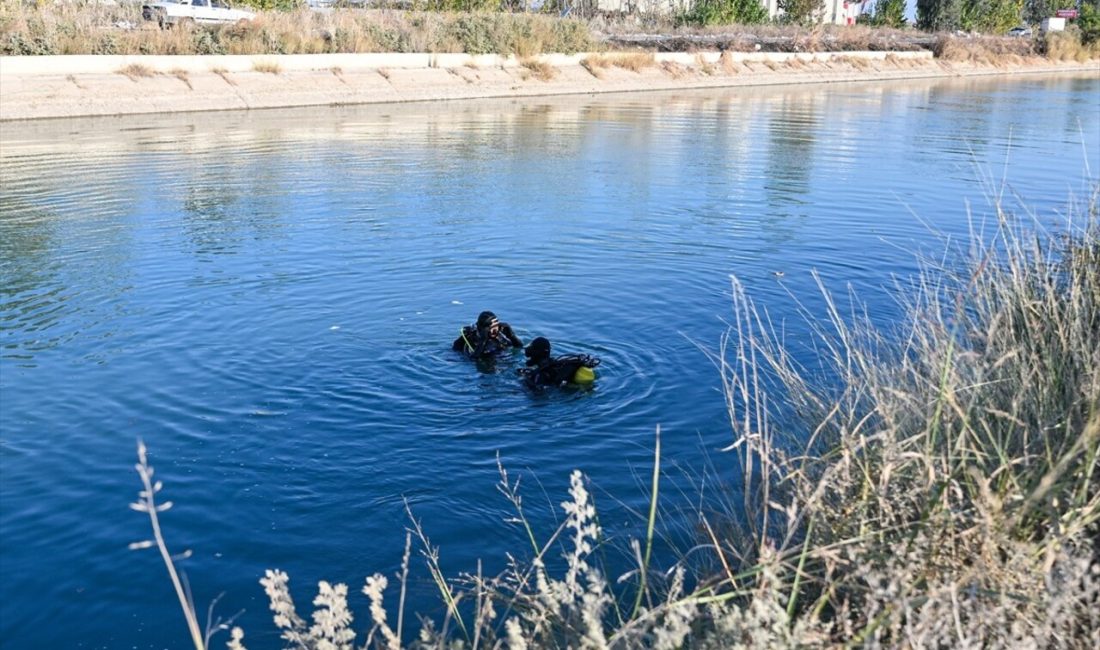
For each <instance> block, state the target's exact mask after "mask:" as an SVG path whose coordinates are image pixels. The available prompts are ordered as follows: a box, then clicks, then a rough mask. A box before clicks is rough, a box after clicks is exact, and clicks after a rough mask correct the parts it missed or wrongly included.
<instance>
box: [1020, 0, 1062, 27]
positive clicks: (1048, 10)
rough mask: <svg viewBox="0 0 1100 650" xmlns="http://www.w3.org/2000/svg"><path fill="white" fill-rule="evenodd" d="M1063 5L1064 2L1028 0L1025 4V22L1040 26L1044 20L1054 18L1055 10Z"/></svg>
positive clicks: (1059, 0)
mask: <svg viewBox="0 0 1100 650" xmlns="http://www.w3.org/2000/svg"><path fill="white" fill-rule="evenodd" d="M1061 4H1062V0H1027V1H1026V2H1025V3H1024V22H1025V23H1027V24H1029V25H1038V24H1039V23H1041V22H1043V19H1044V18H1049V17H1050V16H1053V15H1054V10H1055V9H1058V8H1059V5H1061Z"/></svg>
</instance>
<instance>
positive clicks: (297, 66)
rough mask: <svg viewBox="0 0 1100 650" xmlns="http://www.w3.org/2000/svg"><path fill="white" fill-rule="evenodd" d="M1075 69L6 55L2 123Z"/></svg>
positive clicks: (724, 59) (747, 59) (800, 61)
mask: <svg viewBox="0 0 1100 650" xmlns="http://www.w3.org/2000/svg"><path fill="white" fill-rule="evenodd" d="M1071 71H1074V72H1081V71H1083V72H1090V71H1091V72H1097V73H1098V74H1100V64H1098V63H1097V62H1095V61H1093V62H1089V63H1085V64H1076V63H1070V64H1066V63H1054V62H1050V61H1046V60H1038V59H1037V60H1032V61H1025V62H1023V63H1017V64H1013V65H1005V66H998V67H994V66H978V65H970V64H961V63H949V62H944V61H940V60H935V59H933V58H932V56H931V53H929V52H892V53H887V52H843V53H816V54H808V53H771V52H756V53H726V54H724V55H722V54H719V53H717V52H706V53H658V54H654V55H637V54H631V55H615V54H610V55H589V54H577V55H543V56H540V57H535V58H532V59H524V60H518V59H516V58H514V57H501V56H496V55H483V56H470V55H465V54H319V55H283V56H274V55H257V56H41V57H31V56H27V57H0V120H24V119H36V118H51V117H77V116H91V115H123V114H138V113H162V112H182V111H208V110H233V109H255V108H276V107H291V106H324V105H344V104H371V103H388V102H409V101H427V100H454V99H469V98H483V97H525V96H537V95H564V94H588V93H602V92H630V91H646V90H676V89H689V88H719V87H736V86H761V85H773V84H806V83H837V82H849V81H875V80H895V79H917V78H929V77H954V76H971V75H989V74H1006V73H1045V72H1071Z"/></svg>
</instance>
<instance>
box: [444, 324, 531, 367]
mask: <svg viewBox="0 0 1100 650" xmlns="http://www.w3.org/2000/svg"><path fill="white" fill-rule="evenodd" d="M522 347H523V341H521V340H519V337H518V336H516V333H515V332H513V331H512V326H511V325H509V324H508V323H501V324H500V331H498V332H497V333H496V335H492V334H489V333H488V332H485V333H484V335H482V333H480V332H478V329H477V326H476V325H467V326H466V327H463V328H462V334H461V335H460V336H459V337H458V338H457V339H455V342H454V343H453V344H452V345H451V349H453V350H454V351H455V352H461V353H463V354H465V355H466V356H468V357H470V358H471V359H484V358H487V357H494V356H496V355H498V354H500V353H501V352H505V351H506V350H510V349H512V348H522Z"/></svg>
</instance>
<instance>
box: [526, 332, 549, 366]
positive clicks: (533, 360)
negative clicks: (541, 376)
mask: <svg viewBox="0 0 1100 650" xmlns="http://www.w3.org/2000/svg"><path fill="white" fill-rule="evenodd" d="M523 354H525V355H526V356H527V365H529V366H534V365H538V364H540V363H542V362H543V361H545V360H546V359H549V358H550V341H548V340H546V339H545V338H543V337H541V336H540V337H538V338H537V339H535V340H534V341H531V343H530V345H528V346H527V349H526V350H524V351H523Z"/></svg>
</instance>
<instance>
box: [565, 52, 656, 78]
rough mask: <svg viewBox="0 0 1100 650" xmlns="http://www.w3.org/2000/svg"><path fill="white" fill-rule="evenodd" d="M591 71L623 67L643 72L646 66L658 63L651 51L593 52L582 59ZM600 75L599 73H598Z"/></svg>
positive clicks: (582, 62) (650, 66)
mask: <svg viewBox="0 0 1100 650" xmlns="http://www.w3.org/2000/svg"><path fill="white" fill-rule="evenodd" d="M581 65H583V66H584V67H585V68H586V69H588V71H589V72H591V73H592V74H593V75H596V72H595V71H596V70H600V69H605V68H613V67H614V68H622V69H623V70H630V71H631V72H641V71H642V70H645V69H646V68H652V67H653V66H655V65H657V59H656V58H655V57H654V56H653V54H652V53H650V52H623V53H613V54H593V55H591V56H587V57H585V58H584V60H583V61H581ZM596 76H599V75H596Z"/></svg>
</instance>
